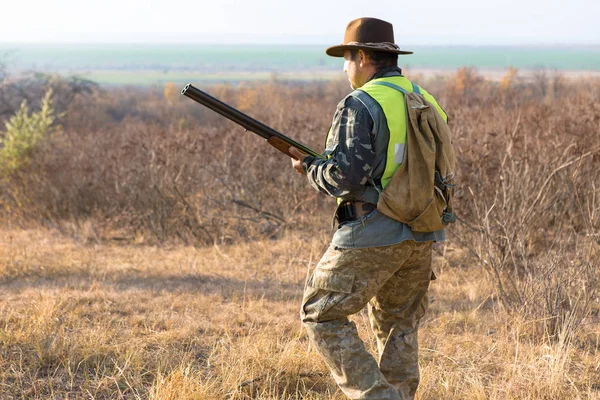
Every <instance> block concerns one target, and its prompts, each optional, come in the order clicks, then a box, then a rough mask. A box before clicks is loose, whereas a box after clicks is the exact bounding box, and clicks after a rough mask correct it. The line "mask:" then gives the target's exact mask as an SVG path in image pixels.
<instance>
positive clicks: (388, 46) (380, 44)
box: [325, 18, 413, 57]
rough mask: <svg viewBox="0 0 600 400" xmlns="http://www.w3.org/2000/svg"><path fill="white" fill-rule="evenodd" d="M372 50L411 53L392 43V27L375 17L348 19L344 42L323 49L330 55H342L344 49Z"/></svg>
mask: <svg viewBox="0 0 600 400" xmlns="http://www.w3.org/2000/svg"><path fill="white" fill-rule="evenodd" d="M358 49H366V50H374V51H383V52H386V53H396V54H412V53H413V52H412V51H405V50H400V46H398V45H397V44H396V43H394V28H393V26H392V24H390V23H389V22H386V21H383V20H380V19H377V18H359V19H355V20H354V21H350V23H349V24H348V26H347V27H346V33H345V34H344V44H340V45H337V46H332V47H329V48H328V49H327V50H325V53H327V55H329V56H332V57H344V51H345V50H358Z"/></svg>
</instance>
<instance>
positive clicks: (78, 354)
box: [0, 230, 600, 399]
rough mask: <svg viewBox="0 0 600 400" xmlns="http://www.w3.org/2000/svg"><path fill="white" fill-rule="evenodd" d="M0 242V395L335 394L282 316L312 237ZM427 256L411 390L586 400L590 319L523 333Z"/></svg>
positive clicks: (452, 253) (467, 279) (7, 233)
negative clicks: (575, 327) (554, 334)
mask: <svg viewBox="0 0 600 400" xmlns="http://www.w3.org/2000/svg"><path fill="white" fill-rule="evenodd" d="M0 239H1V243H2V244H1V245H0V265H1V267H0V268H1V269H0V287H1V288H2V293H3V296H2V299H1V300H0V343H1V344H2V346H1V351H0V371H1V372H0V393H1V394H2V395H1V396H0V398H2V399H21V398H27V399H48V398H57V399H63V398H69V399H71V398H72V399H76V398H81V399H86V398H87V399H89V398H94V399H117V398H132V399H133V398H150V399H225V398H232V399H250V398H252V399H295V398H304V399H330V398H332V399H333V398H338V399H342V398H343V397H342V396H341V394H340V393H339V392H337V391H336V388H335V386H334V384H333V383H332V380H331V379H330V378H329V376H328V373H327V370H326V368H325V366H324V364H323V363H322V362H321V361H320V359H319V358H318V356H317V355H316V353H314V351H312V350H310V349H309V346H308V342H307V338H306V335H305V333H304V332H303V331H302V329H301V327H300V322H299V318H298V307H299V303H300V298H301V293H302V288H303V284H304V281H305V277H306V273H307V269H308V268H309V267H310V266H314V265H315V263H316V262H317V261H318V258H319V256H320V254H321V252H322V251H323V245H324V243H326V241H327V237H326V235H325V234H323V235H320V236H319V237H314V238H312V239H308V240H307V239H306V238H304V237H300V236H296V235H290V236H286V237H284V238H282V239H280V240H277V241H269V240H267V241H258V242H254V243H247V244H239V245H228V246H212V247H206V248H193V247H173V248H159V247H147V246H135V245H131V246H111V245H110V244H104V245H82V244H81V243H78V242H76V241H73V240H71V239H68V238H65V237H64V236H61V235H58V234H57V233H56V232H52V231H46V230H29V231H23V230H4V231H2V232H1V233H0ZM442 251H445V253H446V256H445V258H443V257H441V255H440V254H439V255H438V256H437V257H436V260H435V266H436V270H437V271H438V275H439V280H438V281H436V282H434V284H433V286H432V303H431V308H430V312H429V314H428V316H427V318H426V319H425V321H424V324H423V327H422V330H421V333H422V334H421V338H420V340H421V347H422V352H421V359H422V385H421V388H420V391H419V396H420V398H421V399H442V398H443V399H489V398H492V399H507V398H518V399H577V398H581V399H594V398H600V387H599V386H598V382H599V380H600V364H599V363H598V359H599V357H598V352H599V350H600V349H599V342H600V326H599V325H598V320H597V316H596V317H594V318H595V319H594V318H590V319H589V320H588V321H587V322H586V324H584V325H583V326H582V327H581V328H580V330H579V331H578V334H577V337H576V338H575V339H574V340H572V341H569V342H568V343H565V342H561V341H558V342H556V341H550V340H539V339H538V338H536V337H535V336H534V335H532V332H533V330H532V324H531V321H524V320H521V319H519V318H518V317H511V316H509V315H507V314H506V313H505V312H503V310H502V308H501V305H500V304H499V303H498V301H497V299H495V298H493V297H490V293H492V292H493V287H492V285H491V283H490V281H489V280H488V279H487V278H486V276H485V275H484V274H483V273H482V270H481V269H479V268H477V267H476V266H475V265H472V260H470V259H469V257H468V254H467V253H465V252H464V251H461V250H460V249H456V248H453V247H451V246H450V245H449V246H448V247H447V248H446V249H441V248H440V249H438V252H442ZM355 319H356V320H357V322H358V324H359V326H360V330H361V334H362V335H363V337H364V338H365V340H367V342H368V344H369V346H370V348H371V349H372V350H373V351H374V350H375V344H374V340H373V338H372V337H371V336H370V335H369V331H368V329H367V328H366V327H367V321H366V318H365V316H364V315H362V314H359V315H358V316H356V317H355Z"/></svg>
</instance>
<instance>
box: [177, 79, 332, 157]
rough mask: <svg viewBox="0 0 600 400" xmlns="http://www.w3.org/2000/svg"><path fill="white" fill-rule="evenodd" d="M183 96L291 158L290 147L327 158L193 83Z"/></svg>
mask: <svg viewBox="0 0 600 400" xmlns="http://www.w3.org/2000/svg"><path fill="white" fill-rule="evenodd" d="M181 94H182V95H184V96H186V97H189V98H190V99H192V100H194V101H196V102H197V103H200V104H202V105H203V106H205V107H207V108H210V109H211V110H213V111H215V112H217V113H219V114H221V115H222V116H224V117H225V118H227V119H229V120H230V121H233V122H235V123H236V124H238V125H240V126H242V127H243V128H244V129H246V130H248V131H251V132H253V133H255V134H257V135H259V136H261V137H262V138H264V139H266V140H267V143H269V144H270V145H271V146H273V147H275V148H276V149H277V150H279V151H280V152H282V153H284V154H287V155H288V156H290V157H293V158H295V157H294V156H292V155H291V154H290V152H289V149H290V147H292V146H293V147H295V148H297V149H298V150H300V151H301V152H302V153H304V154H308V155H311V156H313V157H317V158H321V159H325V158H326V157H325V156H323V155H322V154H319V153H317V152H316V151H314V150H312V149H310V148H308V147H306V146H304V145H303V144H301V143H298V142H296V141H295V140H293V139H291V138H289V137H287V136H285V135H284V134H282V133H280V132H278V131H276V130H275V129H273V128H271V127H270V126H267V125H265V124H263V123H262V122H260V121H257V120H255V119H254V118H252V117H250V116H248V115H246V114H244V113H243V112H241V111H239V110H237V109H235V108H233V107H231V106H229V105H227V104H225V103H223V102H222V101H221V100H219V99H217V98H215V97H212V96H211V95H209V94H208V93H206V92H203V91H202V90H200V89H198V88H196V87H194V86H192V84H191V83H190V84H187V85H185V87H184V88H183V89H182V90H181Z"/></svg>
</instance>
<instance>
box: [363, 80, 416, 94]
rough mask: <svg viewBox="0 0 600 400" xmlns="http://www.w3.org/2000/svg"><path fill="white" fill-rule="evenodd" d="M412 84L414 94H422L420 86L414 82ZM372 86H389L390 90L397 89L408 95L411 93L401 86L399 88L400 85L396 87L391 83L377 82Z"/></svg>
mask: <svg viewBox="0 0 600 400" xmlns="http://www.w3.org/2000/svg"><path fill="white" fill-rule="evenodd" d="M411 84H412V89H413V93H416V94H421V88H419V86H418V85H416V84H414V83H413V82H411ZM371 85H381V86H387V87H389V88H392V89H396V90H397V91H399V92H402V93H404V94H408V93H409V91H408V90H406V89H403V88H401V87H400V86H398V85H396V84H394V83H391V82H385V81H376V82H372V83H371Z"/></svg>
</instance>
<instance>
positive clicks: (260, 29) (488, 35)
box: [0, 0, 600, 46]
mask: <svg viewBox="0 0 600 400" xmlns="http://www.w3.org/2000/svg"><path fill="white" fill-rule="evenodd" d="M3 3H4V4H3V5H2V7H1V9H2V22H1V24H0V42H5V43H18V42H110V43H114V42H193V43H294V44H338V43H340V42H341V41H342V38H343V32H344V29H345V27H346V24H347V23H348V22H349V21H350V20H352V19H354V18H358V17H362V16H370V17H377V18H381V19H385V20H387V21H389V22H392V23H393V24H394V30H395V34H396V42H397V43H398V44H400V46H402V45H403V44H407V45H411V44H444V45H446V44H454V45H460V44H467V45H469V44H470V45H473V44H475V45H477V44H557V43H560V44H571V43H576V44H596V45H598V44H600V22H598V16H599V15H600V1H599V0H570V1H563V0H501V1H500V0H492V1H486V0H452V1H448V0H426V1H402V0H380V1H373V0H361V1H358V0H346V1H326V0H301V1H294V2H288V1H277V0H255V1H244V0H220V1H219V0H195V1H189V0H169V1H165V0H162V1H157V0H145V1H142V0H103V1H86V0H54V1H49V0H36V1H27V0H21V1H19V2H18V1H16V0H4V1H3Z"/></svg>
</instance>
